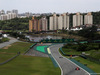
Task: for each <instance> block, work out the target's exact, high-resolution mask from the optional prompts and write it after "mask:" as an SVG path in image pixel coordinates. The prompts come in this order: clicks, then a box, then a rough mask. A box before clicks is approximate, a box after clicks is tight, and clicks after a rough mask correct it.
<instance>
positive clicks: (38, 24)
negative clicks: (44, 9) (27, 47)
mask: <svg viewBox="0 0 100 75" xmlns="http://www.w3.org/2000/svg"><path fill="white" fill-rule="evenodd" d="M47 24H48V23H47V19H46V17H42V18H41V19H35V18H34V17H32V20H29V31H30V32H32V31H33V30H34V31H47V30H48V27H47V26H48V25H47Z"/></svg>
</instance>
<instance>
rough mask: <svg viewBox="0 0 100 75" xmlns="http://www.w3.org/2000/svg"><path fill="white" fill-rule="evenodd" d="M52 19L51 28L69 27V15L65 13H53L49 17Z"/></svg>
mask: <svg viewBox="0 0 100 75" xmlns="http://www.w3.org/2000/svg"><path fill="white" fill-rule="evenodd" d="M49 20H50V24H49V25H50V26H49V28H50V30H58V29H61V30H62V29H69V15H68V14H66V13H64V14H62V15H60V16H56V14H53V16H51V17H50V18H49Z"/></svg>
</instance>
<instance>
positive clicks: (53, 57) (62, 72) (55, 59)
mask: <svg viewBox="0 0 100 75" xmlns="http://www.w3.org/2000/svg"><path fill="white" fill-rule="evenodd" d="M49 50H50V47H49ZM50 51H51V50H50ZM51 55H52V53H51ZM52 57H53V55H52ZM53 58H54V57H53ZM54 60H55V61H56V62H57V60H56V59H55V58H54ZM57 64H58V65H59V63H58V62H57ZM59 67H60V65H59ZM60 69H61V75H63V70H62V68H61V67H60Z"/></svg>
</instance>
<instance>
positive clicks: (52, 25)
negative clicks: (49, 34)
mask: <svg viewBox="0 0 100 75" xmlns="http://www.w3.org/2000/svg"><path fill="white" fill-rule="evenodd" d="M49 30H54V24H53V16H51V17H49Z"/></svg>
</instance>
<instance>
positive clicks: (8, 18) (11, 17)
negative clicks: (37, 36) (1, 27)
mask: <svg viewBox="0 0 100 75" xmlns="http://www.w3.org/2000/svg"><path fill="white" fill-rule="evenodd" d="M6 15H7V20H10V19H13V18H16V17H17V15H16V13H8V14H6Z"/></svg>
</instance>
